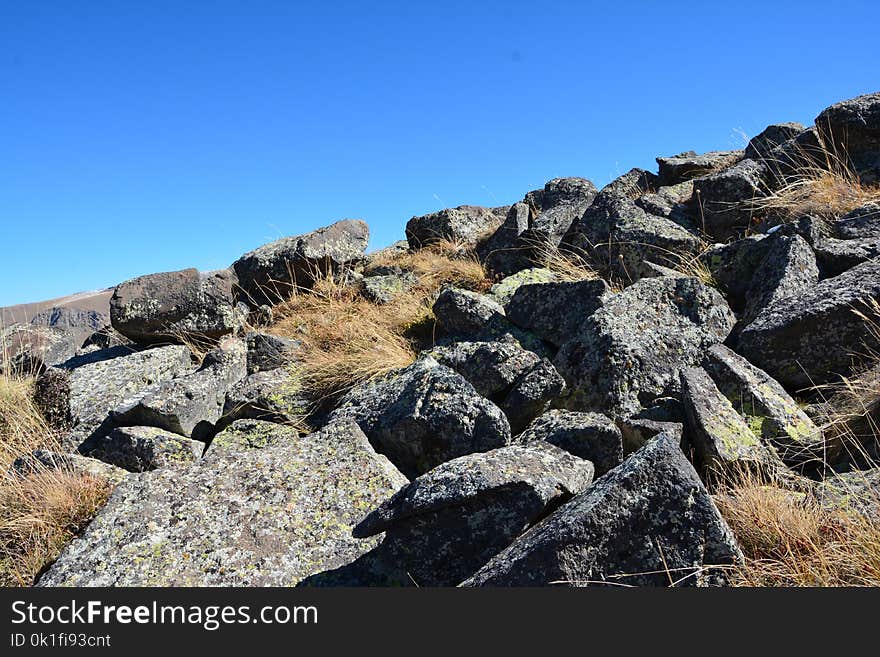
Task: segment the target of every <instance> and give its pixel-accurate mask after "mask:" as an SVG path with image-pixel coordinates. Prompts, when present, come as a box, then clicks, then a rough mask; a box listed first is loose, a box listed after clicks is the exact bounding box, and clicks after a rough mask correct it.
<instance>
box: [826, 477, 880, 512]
mask: <svg viewBox="0 0 880 657" xmlns="http://www.w3.org/2000/svg"><path fill="white" fill-rule="evenodd" d="M816 493H817V497H818V498H819V502H820V503H821V504H822V506H823V507H825V508H826V509H831V510H843V511H847V512H850V513H851V512H856V513H859V514H861V515H863V516H865V517H867V518H868V519H870V520H871V521H873V522H880V468H872V469H870V470H853V471H851V472H845V473H843V474H839V475H835V476H833V477H829V478H828V479H826V480H825V481H823V482H822V484H821V485H820V486H818V488H817V491H816Z"/></svg>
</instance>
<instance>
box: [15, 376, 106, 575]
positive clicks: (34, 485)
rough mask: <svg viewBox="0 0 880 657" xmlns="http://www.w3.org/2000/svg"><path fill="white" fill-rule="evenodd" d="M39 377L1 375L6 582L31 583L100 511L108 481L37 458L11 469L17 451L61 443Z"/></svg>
mask: <svg viewBox="0 0 880 657" xmlns="http://www.w3.org/2000/svg"><path fill="white" fill-rule="evenodd" d="M32 385H33V380H32V379H30V378H18V377H12V376H8V375H0V585H2V586H26V585H29V584H31V583H33V580H34V578H35V577H36V575H37V574H38V573H39V572H40V570H41V569H42V568H43V567H44V566H45V565H46V564H47V563H49V562H50V561H52V560H53V559H54V558H55V557H56V556H58V553H59V552H60V550H61V548H62V547H63V546H64V544H65V543H66V542H67V541H69V540H70V539H71V538H73V536H75V535H76V534H77V532H78V531H79V530H80V529H81V528H82V527H83V526H84V525H85V523H86V522H88V520H89V519H90V518H91V517H92V516H93V515H94V514H95V513H96V512H97V510H98V509H99V508H100V507H101V505H102V504H103V503H104V501H105V500H106V498H107V495H108V493H109V486H108V484H107V483H106V482H104V481H102V480H99V479H96V478H94V477H91V476H84V475H80V474H77V473H73V472H67V471H63V470H50V469H47V468H45V467H40V466H39V465H37V464H34V470H33V472H32V473H31V474H29V475H27V476H21V475H17V474H13V473H11V472H10V471H9V468H10V466H11V465H12V462H13V461H14V460H15V458H16V457H18V456H20V455H23V454H28V453H30V452H32V451H33V450H35V449H58V439H57V437H56V436H55V435H53V433H52V432H51V431H50V429H49V428H48V427H47V426H46V423H45V421H44V420H43V417H42V415H41V414H40V412H39V410H38V409H37V408H36V406H35V405H34V403H33V400H32V394H31V393H32Z"/></svg>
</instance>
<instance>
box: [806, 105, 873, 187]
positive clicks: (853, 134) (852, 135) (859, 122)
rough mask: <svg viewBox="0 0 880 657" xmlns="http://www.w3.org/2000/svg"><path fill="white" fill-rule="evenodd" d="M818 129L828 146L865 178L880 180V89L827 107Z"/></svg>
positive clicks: (817, 121)
mask: <svg viewBox="0 0 880 657" xmlns="http://www.w3.org/2000/svg"><path fill="white" fill-rule="evenodd" d="M816 128H817V129H818V130H819V132H820V134H821V135H822V137H823V140H824V141H825V144H826V146H827V148H828V149H829V150H831V152H832V153H834V154H835V155H836V156H837V157H839V158H845V159H846V160H847V161H848V162H851V163H852V164H853V166H855V168H856V170H857V171H858V172H859V174H860V175H861V176H862V177H863V178H864V179H865V180H866V181H868V182H876V181H877V180H880V92H878V93H872V94H865V95H863V96H858V97H856V98H851V99H850V100H845V101H843V102H840V103H836V104H834V105H832V106H831V107H828V108H827V109H825V110H823V111H822V113H820V114H819V116H817V117H816Z"/></svg>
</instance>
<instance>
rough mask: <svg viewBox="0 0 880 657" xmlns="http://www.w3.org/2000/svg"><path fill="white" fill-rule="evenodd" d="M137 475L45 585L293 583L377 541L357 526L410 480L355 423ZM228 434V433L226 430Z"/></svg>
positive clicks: (41, 583)
mask: <svg viewBox="0 0 880 657" xmlns="http://www.w3.org/2000/svg"><path fill="white" fill-rule="evenodd" d="M274 431H275V432H277V433H279V434H286V435H288V436H289V439H282V440H278V441H277V442H276V441H270V442H271V444H269V445H267V446H266V447H263V448H261V449H246V448H244V449H241V450H234V449H228V450H218V451H216V452H211V451H209V452H208V454H206V456H205V457H204V458H203V459H201V460H199V461H198V462H196V463H194V464H192V465H191V466H189V467H187V468H163V469H161V470H156V471H154V472H151V473H144V474H136V475H130V476H129V477H128V478H127V479H126V480H125V482H123V483H122V484H121V485H120V486H118V487H117V488H116V490H115V491H114V493H113V494H112V495H111V497H110V500H109V501H108V502H107V505H106V506H105V507H104V508H103V509H102V510H101V511H100V512H99V513H98V515H97V517H96V518H95V519H94V520H93V521H92V522H91V524H89V525H88V527H87V528H86V530H85V531H84V532H83V534H82V535H81V536H80V537H78V538H76V539H74V540H73V541H72V542H71V543H70V544H68V545H67V547H66V548H65V549H64V551H63V552H62V553H61V555H60V556H59V558H58V560H57V561H56V562H55V563H54V564H53V565H52V567H51V568H50V569H49V570H48V571H47V572H46V574H44V575H43V576H42V577H41V578H40V580H39V582H38V585H39V586H291V585H294V584H296V583H298V582H299V581H300V580H302V579H303V578H305V577H308V576H309V575H312V574H314V573H317V572H321V571H323V570H326V569H328V568H334V567H337V566H339V565H342V564H345V563H348V562H350V561H351V560H353V559H355V558H356V557H357V556H359V555H360V554H362V553H364V552H366V551H368V550H370V549H371V548H372V547H373V546H374V545H375V544H376V543H377V542H378V541H377V540H376V539H374V540H358V539H355V538H353V537H352V536H351V528H352V527H353V526H354V525H355V524H356V523H357V522H358V521H359V520H360V519H361V518H362V517H363V514H364V512H365V511H366V510H367V509H370V508H375V506H377V505H378V504H379V503H381V502H382V501H384V500H385V499H386V498H387V497H388V496H389V495H391V494H392V493H393V492H394V491H396V490H397V489H398V488H400V487H401V486H403V485H405V484H406V483H407V482H406V480H405V479H404V478H403V477H402V476H401V475H400V473H398V472H396V471H395V470H394V469H393V468H392V467H391V465H390V464H389V463H388V461H387V459H385V458H384V457H382V456H379V455H377V454H376V453H375V452H374V451H373V449H372V448H371V447H370V445H369V443H368V442H367V440H366V438H365V437H364V435H363V434H362V433H361V432H360V431H359V430H358V428H357V426H356V425H355V424H354V423H351V422H346V423H336V424H333V425H331V426H327V427H325V428H324V429H323V430H321V431H320V432H318V433H315V434H312V435H310V436H306V437H303V438H298V437H297V435H296V432H295V431H293V430H291V429H288V428H285V427H281V426H277V427H275V429H274ZM218 438H219V436H218Z"/></svg>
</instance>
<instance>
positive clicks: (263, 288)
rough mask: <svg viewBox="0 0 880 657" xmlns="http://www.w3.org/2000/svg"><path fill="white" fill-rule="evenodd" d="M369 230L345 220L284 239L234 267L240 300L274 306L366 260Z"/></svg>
mask: <svg viewBox="0 0 880 657" xmlns="http://www.w3.org/2000/svg"><path fill="white" fill-rule="evenodd" d="M369 240H370V230H369V228H368V227H367V224H366V223H365V222H364V221H361V220H360V219H343V220H342V221H337V222H336V223H335V224H331V225H330V226H326V227H324V228H319V229H318V230H314V231H312V232H311V233H306V234H305V235H298V236H296V237H283V238H281V239H280V240H276V241H274V242H270V243H269V244H265V245H263V246H261V247H259V248H257V249H254V250H253V251H250V252H248V253H246V254H244V255H243V256H241V257H240V258H239V259H238V260H236V261H235V262H234V263H232V269H233V270H234V271H235V274H236V275H237V276H238V290H237V295H238V298H239V299H240V300H242V301H245V302H246V303H247V304H248V305H250V306H252V307H257V306H259V305H261V304H269V305H272V304H274V303H278V302H279V301H282V300H284V299H286V298H287V297H288V296H289V295H290V293H291V292H292V291H293V290H294V289H296V288H298V287H304V288H308V287H311V285H312V283H313V282H314V280H315V278H316V277H318V276H321V275H323V274H326V273H328V272H330V271H333V272H337V271H340V270H341V269H342V268H343V267H346V266H348V265H351V264H353V263H355V262H358V261H359V260H361V259H363V257H364V251H365V250H366V248H367V243H368V242H369Z"/></svg>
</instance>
